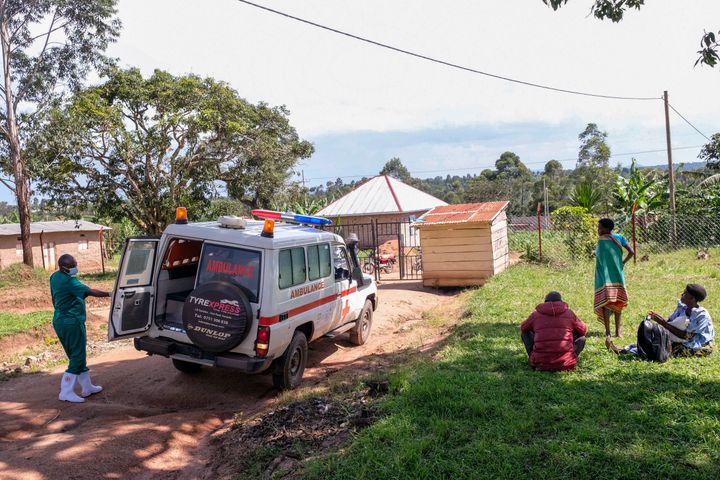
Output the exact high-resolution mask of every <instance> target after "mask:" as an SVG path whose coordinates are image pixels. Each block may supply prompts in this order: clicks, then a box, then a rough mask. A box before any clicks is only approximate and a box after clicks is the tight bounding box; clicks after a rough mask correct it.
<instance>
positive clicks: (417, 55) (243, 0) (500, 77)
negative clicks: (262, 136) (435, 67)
mask: <svg viewBox="0 0 720 480" xmlns="http://www.w3.org/2000/svg"><path fill="white" fill-rule="evenodd" d="M237 1H238V2H240V3H244V4H245V5H249V6H251V7H255V8H259V9H261V10H265V11H267V12H270V13H274V14H276V15H280V16H283V17H285V18H289V19H291V20H295V21H297V22H301V23H304V24H306V25H310V26H313V27H317V28H320V29H323V30H327V31H329V32H332V33H336V34H338V35H343V36H345V37H349V38H352V39H355V40H359V41H361V42H365V43H369V44H371V45H375V46H376V47H381V48H385V49H388V50H392V51H394V52H397V53H402V54H404V55H409V56H411V57H415V58H419V59H422V60H427V61H429V62H433V63H437V64H440V65H444V66H446V67H451V68H456V69H458V70H463V71H466V72H470V73H476V74H478V75H484V76H486V77H491V78H495V79H498V80H504V81H506V82H512V83H517V84H520V85H525V86H528V87H535V88H542V89H544V90H551V91H554V92H560V93H568V94H571V95H583V96H586V97H596V98H605V99H612V100H662V99H661V98H660V97H622V96H616V95H603V94H599V93H588V92H581V91H577V90H569V89H565V88H558V87H551V86H549V85H543V84H540V83H534V82H528V81H525V80H518V79H516V78H510V77H506V76H503V75H497V74H494V73H489V72H484V71H482V70H477V69H475V68H470V67H465V66H462V65H458V64H456V63H452V62H448V61H445V60H440V59H437V58H434V57H430V56H427V55H423V54H421V53H416V52H411V51H410V50H404V49H402V48H398V47H393V46H392V45H388V44H386V43H381V42H377V41H375V40H371V39H369V38H365V37H361V36H359V35H355V34H352V33H348V32H345V31H343V30H338V29H336V28H333V27H328V26H326V25H322V24H319V23H316V22H313V21H310V20H305V19H304V18H300V17H296V16H294V15H290V14H289V13H285V12H281V11H279V10H275V9H272V8H270V7H266V6H264V5H258V4H257V3H253V2H249V1H247V0H237Z"/></svg>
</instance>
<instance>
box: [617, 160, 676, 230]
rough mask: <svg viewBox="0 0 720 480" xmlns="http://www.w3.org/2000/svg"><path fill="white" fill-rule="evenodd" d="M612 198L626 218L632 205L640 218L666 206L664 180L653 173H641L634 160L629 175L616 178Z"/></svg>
mask: <svg viewBox="0 0 720 480" xmlns="http://www.w3.org/2000/svg"><path fill="white" fill-rule="evenodd" d="M614 196H615V204H616V206H617V207H618V210H619V211H620V213H621V214H623V215H625V216H626V217H629V216H630V214H631V212H632V208H633V205H636V210H635V213H636V215H642V216H646V215H647V214H648V213H650V212H652V211H655V210H658V209H660V208H663V207H664V206H666V205H667V195H666V190H665V181H664V179H663V178H659V177H658V175H657V174H656V173H655V172H652V171H650V172H643V171H642V170H641V169H640V168H638V166H637V162H636V161H635V159H634V158H633V160H632V164H631V165H630V174H629V175H628V176H627V177H622V176H618V179H617V183H616V189H615V193H614Z"/></svg>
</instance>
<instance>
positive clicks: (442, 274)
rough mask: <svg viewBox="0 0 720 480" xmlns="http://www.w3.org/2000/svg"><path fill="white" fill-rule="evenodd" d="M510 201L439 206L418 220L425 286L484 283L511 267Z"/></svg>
mask: <svg viewBox="0 0 720 480" xmlns="http://www.w3.org/2000/svg"><path fill="white" fill-rule="evenodd" d="M507 206H508V202H487V203H463V204H458V205H447V206H440V207H435V208H433V209H432V210H430V211H429V212H427V213H426V214H425V215H423V216H422V217H420V219H419V220H418V221H417V223H415V227H417V229H418V230H419V231H420V244H421V245H422V276H423V285H425V286H434V287H464V286H472V285H483V284H484V283H485V282H486V281H487V279H488V278H489V277H491V276H492V275H495V274H497V273H500V272H502V271H503V270H505V269H506V268H507V267H508V261H509V258H508V236H507V216H506V214H505V210H506V209H507Z"/></svg>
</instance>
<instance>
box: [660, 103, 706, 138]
mask: <svg viewBox="0 0 720 480" xmlns="http://www.w3.org/2000/svg"><path fill="white" fill-rule="evenodd" d="M668 106H669V107H670V108H672V110H673V112H675V113H677V114H678V115H679V116H680V118H682V119H683V120H685V123H687V124H688V125H690V126H691V127H692V128H693V129H695V131H696V132H697V133H699V134H700V135H702V136H703V137H705V139H706V140H707V141H708V142H711V141H712V140H710V138H709V137H708V136H707V135H705V134H704V133H703V132H701V131H700V130H698V128H697V127H696V126H695V125H693V124H692V123H690V120H688V119H687V118H685V117H684V116H683V114H682V113H680V112H678V111H677V109H676V108H675V107H673V106H672V104H671V103H668Z"/></svg>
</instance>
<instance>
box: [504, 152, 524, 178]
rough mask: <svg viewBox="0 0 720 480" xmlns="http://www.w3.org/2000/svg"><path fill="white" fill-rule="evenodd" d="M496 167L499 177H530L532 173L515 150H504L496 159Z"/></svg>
mask: <svg viewBox="0 0 720 480" xmlns="http://www.w3.org/2000/svg"><path fill="white" fill-rule="evenodd" d="M495 169H496V170H497V178H521V177H525V178H527V177H530V176H532V173H531V172H530V170H529V169H528V168H527V167H526V166H525V164H524V163H522V162H521V161H520V157H518V156H517V154H515V153H513V152H504V153H503V154H502V155H500V158H498V159H497V160H496V161H495Z"/></svg>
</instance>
